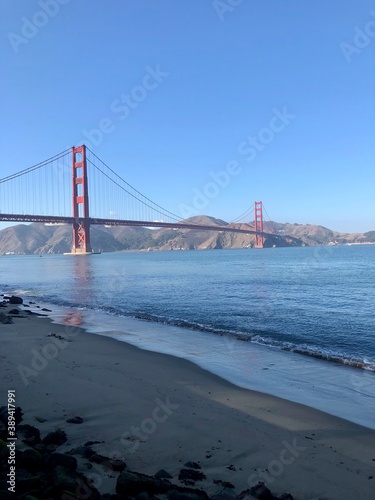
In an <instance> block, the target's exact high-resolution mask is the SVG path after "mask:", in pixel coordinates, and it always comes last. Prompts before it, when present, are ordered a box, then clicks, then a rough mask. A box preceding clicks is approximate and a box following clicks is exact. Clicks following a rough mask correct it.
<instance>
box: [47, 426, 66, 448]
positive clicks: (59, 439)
mask: <svg viewBox="0 0 375 500" xmlns="http://www.w3.org/2000/svg"><path fill="white" fill-rule="evenodd" d="M67 440H68V438H67V436H66V434H65V432H64V431H62V430H61V429H59V430H57V431H53V432H49V433H48V434H47V436H45V437H44V438H43V439H42V443H43V444H55V445H57V446H60V445H62V444H64V443H66V441H67Z"/></svg>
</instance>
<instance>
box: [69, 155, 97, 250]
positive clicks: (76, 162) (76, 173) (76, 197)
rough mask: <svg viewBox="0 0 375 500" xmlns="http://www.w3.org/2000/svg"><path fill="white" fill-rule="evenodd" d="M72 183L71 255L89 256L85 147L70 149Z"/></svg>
mask: <svg viewBox="0 0 375 500" xmlns="http://www.w3.org/2000/svg"><path fill="white" fill-rule="evenodd" d="M72 182H73V185H72V193H73V200H72V201H73V204H72V207H73V217H74V223H73V244H72V254H75V255H85V254H91V253H92V248H91V243H90V222H89V217H90V215H89V191H88V181H87V161H86V146H85V145H82V146H78V147H76V148H75V147H73V148H72Z"/></svg>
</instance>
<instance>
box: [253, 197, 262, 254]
mask: <svg viewBox="0 0 375 500" xmlns="http://www.w3.org/2000/svg"><path fill="white" fill-rule="evenodd" d="M254 206H255V208H254V211H255V217H254V220H255V231H257V234H256V235H255V248H263V243H264V236H263V206H262V202H261V201H256V202H255V205H254Z"/></svg>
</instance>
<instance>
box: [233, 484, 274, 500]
mask: <svg viewBox="0 0 375 500" xmlns="http://www.w3.org/2000/svg"><path fill="white" fill-rule="evenodd" d="M249 497H252V498H257V499H258V500H277V498H276V497H274V496H273V495H272V493H271V491H270V490H269V489H268V488H267V486H266V485H265V484H264V483H263V482H262V481H259V482H258V484H256V485H255V486H252V487H251V488H250V489H247V490H245V491H242V492H241V493H240V494H239V495H238V496H237V500H246V499H248V498H249Z"/></svg>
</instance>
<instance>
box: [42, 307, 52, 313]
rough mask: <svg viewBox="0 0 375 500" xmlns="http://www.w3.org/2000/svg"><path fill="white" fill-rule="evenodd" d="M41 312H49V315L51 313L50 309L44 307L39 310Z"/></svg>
mask: <svg viewBox="0 0 375 500" xmlns="http://www.w3.org/2000/svg"><path fill="white" fill-rule="evenodd" d="M41 311H47V312H50V313H51V312H52V311H51V309H47V308H46V307H43V308H42V309H41Z"/></svg>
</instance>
